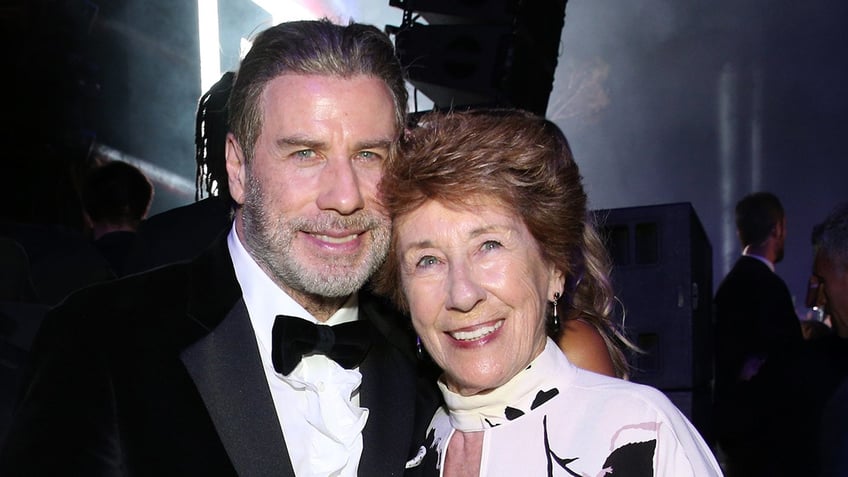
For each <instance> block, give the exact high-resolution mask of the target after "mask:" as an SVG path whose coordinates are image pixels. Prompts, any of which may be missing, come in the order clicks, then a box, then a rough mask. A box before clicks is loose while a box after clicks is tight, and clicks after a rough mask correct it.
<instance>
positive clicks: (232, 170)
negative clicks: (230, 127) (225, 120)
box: [227, 133, 247, 205]
mask: <svg viewBox="0 0 848 477" xmlns="http://www.w3.org/2000/svg"><path fill="white" fill-rule="evenodd" d="M246 166H247V164H246V163H245V157H244V151H242V149H241V145H240V144H239V143H238V140H237V139H236V137H235V136H234V135H233V133H228V134H227V183H228V184H229V185H230V196H231V197H232V198H233V200H234V201H235V202H236V203H237V204H239V205H242V204H244V191H245V189H246V187H247V183H246V182H247V170H246V169H245V168H246Z"/></svg>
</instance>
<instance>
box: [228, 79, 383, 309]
mask: <svg viewBox="0 0 848 477" xmlns="http://www.w3.org/2000/svg"><path fill="white" fill-rule="evenodd" d="M260 101H261V110H262V114H263V124H262V130H261V132H260V134H259V137H258V139H257V142H256V146H255V150H254V155H253V158H252V159H251V160H250V163H249V164H246V163H245V160H244V155H243V154H242V151H241V149H240V146H239V144H238V143H237V141H236V140H235V138H234V137H233V136H230V138H229V139H228V150H227V173H228V175H229V182H230V190H231V193H232V196H233V199H234V200H235V201H236V202H237V203H239V204H241V205H242V207H241V208H240V209H239V211H238V212H237V214H236V230H237V232H238V235H239V237H240V238H241V240H242V243H244V244H245V247H246V248H247V250H248V251H249V252H250V254H251V255H252V256H253V257H254V259H255V260H256V261H257V262H258V263H259V264H260V266H261V267H262V268H263V269H264V270H265V272H266V273H268V275H269V276H270V277H271V278H272V279H273V280H274V281H275V282H276V283H277V284H278V285H280V286H281V287H282V288H283V289H284V290H286V291H287V292H289V293H290V294H293V295H295V296H298V295H301V294H307V295H317V296H319V297H345V296H348V295H350V294H351V293H354V292H356V291H357V290H359V289H360V288H361V287H362V285H363V284H364V283H365V281H366V280H367V279H368V278H369V277H370V276H371V274H372V273H373V272H374V271H375V270H376V268H377V267H378V266H379V265H380V264H381V263H382V262H383V259H384V258H385V256H386V252H387V250H388V243H389V232H390V223H389V219H388V217H387V215H386V213H385V210H384V209H383V208H382V206H381V204H380V203H379V201H378V200H377V184H378V182H379V181H380V178H381V176H382V169H383V161H384V159H385V158H386V156H387V154H388V151H389V147H390V145H391V142H392V141H393V140H394V139H395V136H396V134H395V122H394V120H395V117H394V103H393V100H392V96H391V93H390V91H389V89H388V87H387V86H386V85H385V83H384V82H383V81H381V80H379V79H377V78H374V77H371V76H354V77H351V78H346V79H343V78H338V77H331V76H319V75H294V74H286V75H282V76H279V77H277V78H276V79H274V80H272V81H271V82H269V83H268V85H267V86H266V87H265V90H264V92H263V94H262V97H261V100H260Z"/></svg>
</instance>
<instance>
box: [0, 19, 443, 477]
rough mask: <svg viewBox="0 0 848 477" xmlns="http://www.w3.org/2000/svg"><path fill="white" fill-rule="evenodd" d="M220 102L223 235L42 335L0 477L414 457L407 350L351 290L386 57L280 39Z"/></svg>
mask: <svg viewBox="0 0 848 477" xmlns="http://www.w3.org/2000/svg"><path fill="white" fill-rule="evenodd" d="M229 104H230V130H231V133H230V135H229V136H228V140H227V172H228V175H229V189H230V194H231V196H232V198H233V200H234V202H235V204H236V212H235V220H234V225H233V227H232V229H231V230H230V231H229V233H228V234H227V235H226V236H224V237H222V238H221V239H220V240H218V241H216V242H215V243H214V244H213V245H212V246H211V247H210V249H208V250H207V251H206V252H205V253H204V254H202V255H201V256H200V257H198V258H197V259H196V260H194V261H192V262H190V263H183V264H175V265H171V266H166V267H164V268H159V269H156V270H153V271H151V272H148V273H145V274H140V275H134V276H131V277H128V278H126V279H122V280H118V281H115V282H111V283H107V284H104V285H102V286H97V287H95V288H90V289H86V290H83V291H81V292H79V293H76V294H75V295H72V296H71V297H70V298H69V299H68V300H66V301H65V303H64V304H63V305H62V306H60V307H59V308H57V309H56V310H55V311H54V312H52V313H51V314H50V315H49V316H48V317H47V318H46V320H45V322H44V325H43V327H42V329H41V331H40V335H39V337H38V339H37V343H36V344H35V347H34V349H33V355H32V361H33V363H32V364H33V370H32V373H31V375H30V380H29V382H28V383H27V385H26V386H25V387H24V388H25V389H24V392H23V394H22V402H21V406H20V407H19V409H18V411H17V414H16V417H15V422H14V423H13V428H12V430H11V432H10V434H9V439H8V442H7V446H6V447H5V449H4V452H3V454H2V456H0V474H2V475H10V476H11V475H22V474H25V475H157V476H158V475H203V476H218V475H222V476H229V475H242V476H247V475H256V476H264V475H284V476H291V475H297V476H305V475H316V476H317V475H322V476H326V475H340V476H353V475H357V474H359V475H368V476H371V475H373V476H377V475H379V476H388V475H400V474H401V473H402V472H403V469H404V464H405V463H406V462H407V460H408V459H409V458H410V452H412V454H413V455H414V452H415V449H412V450H411V449H410V443H411V442H412V435H413V433H414V432H416V431H415V430H414V429H413V427H414V426H415V425H416V413H415V409H416V400H417V399H420V396H421V394H419V395H418V396H419V397H418V398H417V397H416V389H417V387H418V385H419V384H420V381H419V380H418V378H417V376H418V375H417V373H416V366H415V364H414V356H413V355H414V352H413V351H412V350H411V349H408V348H412V340H411V339H409V335H408V334H407V331H408V330H407V329H405V328H404V327H403V325H402V323H403V320H402V318H401V317H399V316H395V315H394V314H393V313H392V312H391V311H390V310H386V309H385V308H384V307H383V305H382V302H380V301H379V300H377V299H375V298H374V297H372V296H370V294H368V293H366V292H360V289H361V288H362V287H363V286H364V285H365V283H366V281H367V280H368V278H369V277H370V275H371V274H372V272H373V271H374V270H375V269H376V268H377V267H378V266H379V265H380V264H381V263H382V261H383V259H384V256H385V254H386V251H387V248H388V240H389V226H390V224H389V219H388V217H387V216H386V214H385V212H384V210H383V209H382V206H381V204H380V203H379V201H378V198H377V183H378V181H379V180H380V178H381V174H382V162H383V160H384V158H386V157H387V156H388V155H389V154H392V153H393V144H394V143H395V141H397V139H398V138H399V135H400V134H401V131H402V130H403V126H404V124H405V119H406V118H405V116H406V104H407V93H406V89H405V85H404V82H403V77H402V70H401V67H400V65H399V63H398V61H397V59H396V58H395V56H394V52H393V48H392V45H391V42H390V41H389V40H388V38H387V37H386V36H385V35H384V34H383V33H382V32H380V31H379V30H377V29H376V28H374V27H371V26H365V25H359V24H351V25H349V26H338V25H333V24H331V23H330V22H328V21H309V22H292V23H284V24H280V25H277V26H275V27H272V28H270V29H268V30H266V31H264V32H263V33H261V34H260V35H259V36H258V37H257V38H256V39H255V42H254V44H253V47H252V49H251V50H250V52H249V53H248V54H247V56H246V57H245V58H244V60H243V61H242V63H241V65H240V68H239V71H238V72H237V75H236V78H235V83H234V86H233V91H232V93H231V96H230V100H229ZM316 324H317V325H316ZM323 325H332V326H323ZM300 329H303V331H302V332H300V333H297V332H296V330H300ZM301 352H303V355H302V356H301ZM329 356H332V357H333V359H330V357H329ZM422 403H426V404H422V407H421V412H420V416H421V417H422V418H423V419H424V420H427V421H429V419H430V417H431V416H432V413H433V410H434V406H435V405H434V404H433V405H432V406H430V402H429V401H427V400H426V399H424V400H423V401H422ZM423 425H426V422H424V423H423Z"/></svg>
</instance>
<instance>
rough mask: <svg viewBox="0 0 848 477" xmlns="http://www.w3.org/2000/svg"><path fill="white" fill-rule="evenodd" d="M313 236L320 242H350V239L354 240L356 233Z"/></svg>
mask: <svg viewBox="0 0 848 477" xmlns="http://www.w3.org/2000/svg"><path fill="white" fill-rule="evenodd" d="M313 236H314V237H315V238H317V239H318V240H320V241H322V242H327V243H334V244H340V243H347V242H350V241H351V240H356V237H357V234H350V235H347V236H345V237H330V236H329V235H317V234H314V235H313Z"/></svg>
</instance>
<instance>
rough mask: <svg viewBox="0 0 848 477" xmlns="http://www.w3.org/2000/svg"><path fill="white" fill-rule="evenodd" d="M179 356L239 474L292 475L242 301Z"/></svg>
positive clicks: (251, 329)
mask: <svg viewBox="0 0 848 477" xmlns="http://www.w3.org/2000/svg"><path fill="white" fill-rule="evenodd" d="M181 358H182V360H183V362H184V363H185V365H186V368H187V369H188V371H189V374H190V375H191V377H192V379H193V380H194V383H195V385H196V386H197V389H198V391H199V392H200V395H201V396H202V397H203V401H204V403H205V404H206V407H207V409H208V410H209V414H210V416H212V421H213V422H214V424H215V427H216V429H217V430H218V434H219V435H220V437H221V441H222V442H223V444H224V447H225V448H226V449H227V454H228V455H229V456H230V460H231V461H232V463H233V466H234V467H235V468H236V471H237V472H238V474H239V475H284V476H288V475H290V476H294V471H293V469H292V465H291V461H290V460H289V456H288V451H287V450H286V445H285V441H284V439H283V433H282V431H281V430H280V425H279V421H278V419H277V414H276V410H275V409H274V403H273V400H272V398H271V392H270V390H269V388H268V384H267V381H266V378H265V374H264V372H263V371H262V361H261V359H260V357H259V352H258V350H257V348H256V339H255V337H254V334H253V328H251V326H250V319H249V318H248V316H247V308H246V307H245V306H244V302H243V301H242V300H239V301H238V303H237V304H236V306H235V307H234V308H233V309H232V310H231V311H230V313H228V314H227V316H226V317H225V318H224V320H223V321H222V322H221V323H220V324H219V325H218V326H217V327H216V328H215V329H214V330H213V331H212V332H211V333H209V334H208V335H207V336H206V337H204V338H202V339H201V340H199V341H198V342H196V343H194V344H193V345H192V346H190V347H189V348H187V349H185V350H184V351H183V353H182V355H181Z"/></svg>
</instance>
